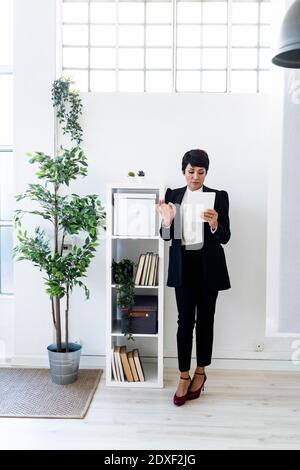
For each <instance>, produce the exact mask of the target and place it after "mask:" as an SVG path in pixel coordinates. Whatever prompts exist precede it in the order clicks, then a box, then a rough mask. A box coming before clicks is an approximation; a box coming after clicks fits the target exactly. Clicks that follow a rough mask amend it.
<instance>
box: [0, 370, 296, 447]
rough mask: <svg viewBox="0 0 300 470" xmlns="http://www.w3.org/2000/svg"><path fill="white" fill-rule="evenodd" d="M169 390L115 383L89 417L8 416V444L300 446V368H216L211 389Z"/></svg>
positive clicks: (170, 383)
mask: <svg viewBox="0 0 300 470" xmlns="http://www.w3.org/2000/svg"><path fill="white" fill-rule="evenodd" d="M176 383H177V373H176V372H175V371H173V370H171V369H168V370H166V371H165V388H164V389H159V390H157V389H122V388H108V387H106V386H105V380H104V378H102V379H101V382H100V385H99V387H98V390H97V392H96V394H95V396H94V399H93V402H92V404H91V407H90V409H89V412H88V414H87V416H86V418H85V419H84V420H71V419H68V420H61V419H60V420H57V419H23V418H22V419H21V418H17V419H15V418H6V419H5V418H1V419H0V434H1V439H0V448H1V449H107V450H110V449H169V450H171V449H172V450H179V449H298V450H299V449H300V373H290V372H273V371H272V372H269V371H268V372H263V371H255V372H254V371H237V370H234V371H232V370H230V371H225V370H215V369H214V370H209V371H208V380H207V382H206V385H207V386H206V389H205V392H204V393H203V395H201V397H200V398H199V399H197V400H194V401H191V402H187V403H186V404H185V405H184V406H182V407H175V406H174V405H173V403H172V397H173V393H174V388H175V385H176Z"/></svg>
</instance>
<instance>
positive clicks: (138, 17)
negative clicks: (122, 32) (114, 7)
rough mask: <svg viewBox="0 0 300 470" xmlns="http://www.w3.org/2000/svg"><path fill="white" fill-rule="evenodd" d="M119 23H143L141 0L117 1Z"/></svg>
mask: <svg viewBox="0 0 300 470" xmlns="http://www.w3.org/2000/svg"><path fill="white" fill-rule="evenodd" d="M119 23H144V4H143V3H142V2H141V3H140V2H138V3H135V2H124V3H122V2H121V3H119Z"/></svg>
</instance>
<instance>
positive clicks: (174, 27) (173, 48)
mask: <svg viewBox="0 0 300 470" xmlns="http://www.w3.org/2000/svg"><path fill="white" fill-rule="evenodd" d="M57 1H58V4H59V13H58V18H59V25H58V28H59V31H58V37H59V38H60V45H59V51H60V57H59V60H58V63H59V65H58V68H59V70H60V72H62V73H66V74H68V73H69V74H71V72H72V71H84V72H87V89H86V90H82V91H87V92H93V91H95V90H92V89H91V73H92V72H94V71H110V72H114V76H115V89H114V91H115V92H122V90H120V89H119V72H123V71H128V72H135V71H136V72H137V71H138V72H143V91H142V92H144V93H148V92H149V91H148V90H147V86H146V81H147V73H149V72H152V71H154V72H155V71H158V72H170V73H171V83H172V84H171V89H170V91H168V93H172V92H173V93H195V92H194V91H178V89H177V73H178V72H181V71H191V72H199V73H200V86H199V91H196V93H209V91H208V92H206V91H205V90H203V86H202V78H203V72H218V71H223V72H224V73H225V74H226V88H225V90H224V91H221V92H220V93H235V91H234V90H232V72H255V74H256V89H255V90H253V91H248V92H247V91H246V92H245V93H261V92H262V91H261V90H260V76H261V73H262V72H268V71H269V70H270V68H264V67H261V64H260V55H261V50H271V45H269V46H261V45H260V33H261V27H264V26H269V24H270V23H262V22H261V21H260V20H261V5H262V3H270V0H247V2H249V3H252V2H253V3H256V4H258V16H257V22H255V23H237V22H233V19H232V8H233V3H234V2H235V1H236V0H216V1H221V2H224V3H226V4H227V22H226V23H207V22H203V18H202V17H201V20H202V21H201V22H195V23H186V22H177V16H178V15H177V13H178V11H177V10H178V3H181V2H183V1H184V0H169V1H168V3H170V4H171V9H172V19H171V22H169V23H154V22H151V23H149V22H146V19H147V17H146V6H147V4H148V3H152V2H153V1H154V2H160V1H161V2H162V3H166V0H165V1H164V0H147V1H143V0H131V3H134V2H137V3H142V4H143V6H144V22H143V23H138V22H135V23H123V22H122V23H121V25H122V26H125V25H134V26H143V28H144V44H143V45H140V46H122V45H119V43H118V29H119V26H120V24H119V23H118V5H119V4H120V3H123V2H124V1H125V0H123V1H122V0H110V2H111V3H114V4H115V5H116V21H115V22H114V23H108V22H93V23H92V22H91V21H90V19H91V13H90V11H91V3H93V2H94V3H103V2H104V1H106V2H107V1H108V2H109V0H57ZM189 1H198V0H189ZM214 1H215V0H202V1H199V3H200V4H201V11H202V9H203V3H205V2H208V3H209V2H214ZM237 1H238V2H240V3H242V2H243V1H244V0H237ZM70 2H71V3H78V2H80V3H86V4H87V6H88V20H87V22H82V23H78V22H64V21H63V18H62V8H63V3H70ZM64 25H85V26H87V28H88V41H87V44H86V45H80V44H78V45H68V44H63V26H64ZM97 25H98V26H109V25H110V26H114V27H115V35H116V37H115V44H114V45H91V26H97ZM149 25H152V26H170V27H171V31H172V42H171V45H170V46H147V44H146V39H145V37H146V28H147V26H149ZM192 25H194V26H200V28H201V36H202V31H203V30H202V26H203V25H205V26H226V27H227V45H225V44H224V45H222V46H205V45H203V43H202V41H201V43H200V45H199V46H178V45H177V33H178V26H192ZM233 26H255V27H256V28H257V41H256V42H257V44H256V45H255V46H248V45H245V46H233V45H232V31H233ZM72 47H73V48H87V54H88V60H87V67H65V66H64V65H63V49H64V48H65V49H67V48H72ZM97 48H103V49H113V50H115V51H116V59H115V60H116V63H115V67H114V68H112V67H91V50H92V49H97ZM123 48H134V49H141V50H143V52H144V66H143V68H135V67H126V68H121V67H119V63H118V55H119V54H118V51H119V49H123ZM185 48H190V49H193V48H198V49H200V54H201V56H202V53H203V50H204V49H209V48H218V49H224V50H225V51H226V68H221V69H217V68H210V67H207V68H203V67H202V66H200V68H193V69H189V68H187V69H178V67H177V54H178V49H185ZM149 49H170V53H171V57H172V64H171V69H170V68H161V67H158V68H147V67H146V53H147V50H149ZM233 49H253V50H256V52H257V54H256V56H257V57H256V67H254V68H253V67H249V68H240V67H237V68H234V69H233V68H232V65H231V64H232V50H233ZM201 64H202V58H201V57H200V65H201ZM270 65H271V64H270ZM103 92H106V91H105V90H103ZM108 92H109V91H108ZM216 93H218V92H217V91H216Z"/></svg>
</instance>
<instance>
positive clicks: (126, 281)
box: [112, 258, 135, 340]
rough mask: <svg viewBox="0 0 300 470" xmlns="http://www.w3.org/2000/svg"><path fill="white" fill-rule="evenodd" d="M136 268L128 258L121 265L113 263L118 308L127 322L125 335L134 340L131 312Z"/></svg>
mask: <svg viewBox="0 0 300 470" xmlns="http://www.w3.org/2000/svg"><path fill="white" fill-rule="evenodd" d="M134 266H135V264H134V262H133V261H131V260H130V259H128V258H124V259H122V260H121V261H120V262H119V263H117V262H116V261H115V260H113V262H112V276H113V282H115V283H116V289H117V306H118V307H120V309H121V314H122V315H123V321H124V322H125V331H124V335H127V339H132V340H134V338H133V336H132V333H131V317H130V311H131V308H132V306H133V304H134V280H133V268H134Z"/></svg>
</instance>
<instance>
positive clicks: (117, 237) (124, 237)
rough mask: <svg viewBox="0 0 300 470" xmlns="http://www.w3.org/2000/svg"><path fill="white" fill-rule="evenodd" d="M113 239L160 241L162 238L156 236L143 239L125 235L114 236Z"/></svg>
mask: <svg viewBox="0 0 300 470" xmlns="http://www.w3.org/2000/svg"><path fill="white" fill-rule="evenodd" d="M111 238H112V239H113V240H159V239H160V237H159V236H158V235H155V236H154V237H150V236H149V237H142V236H137V237H133V236H130V237H129V236H125V235H112V236H111Z"/></svg>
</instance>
